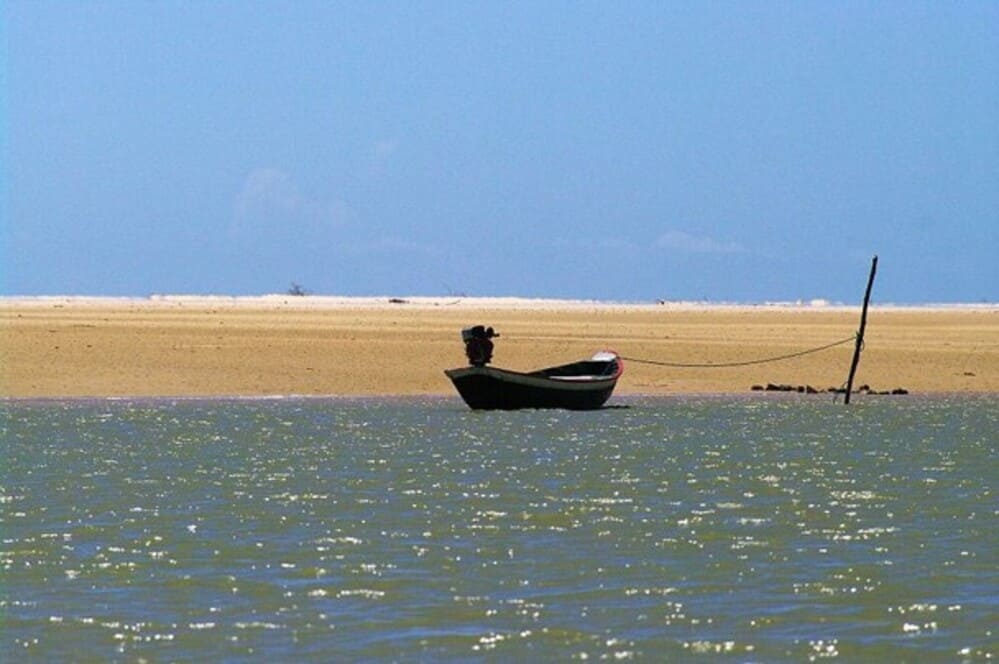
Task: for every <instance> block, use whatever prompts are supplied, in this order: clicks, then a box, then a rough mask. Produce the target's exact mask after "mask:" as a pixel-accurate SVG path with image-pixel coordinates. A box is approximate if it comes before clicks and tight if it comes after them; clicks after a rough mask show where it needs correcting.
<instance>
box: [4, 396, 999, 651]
mask: <svg viewBox="0 0 999 664" xmlns="http://www.w3.org/2000/svg"><path fill="white" fill-rule="evenodd" d="M612 403H614V404H615V405H617V406H626V407H619V408H610V409H606V410H601V411H595V412H586V413H571V412H562V411H520V412H494V413H477V412H471V411H469V410H467V409H466V408H465V406H464V405H463V404H462V403H461V402H460V401H458V400H457V399H452V398H435V399H356V400H355V399H295V398H288V399H270V400H269V399H261V400H180V401H170V400H116V401H65V402H61V401H45V402H23V401H7V402H3V403H0V434H2V442H0V459H2V465H0V619H2V623H0V630H2V631H0V660H2V661H6V662H13V661H25V660H37V661H137V660H140V659H145V660H148V661H177V660H181V661H184V660H187V661H192V660H193V661H219V660H226V661H241V660H259V661H292V660H294V661H301V660H312V661H351V660H364V661H392V660H399V661H441V660H456V661H457V660H460V661H464V660H469V659H477V658H487V659H494V660H501V661H502V660H508V659H514V658H526V659H529V660H531V661H537V660H555V661H566V660H573V659H578V660H584V659H589V660H603V659H607V660H621V659H632V658H633V659H643V660H654V661H677V660H683V661H687V660H691V659H695V660H696V659H700V658H706V659H718V658H721V659H726V660H730V661H778V660H787V661H812V660H825V659H837V658H838V659H842V660H847V661H855V660H867V661H912V662H917V661H918V662H923V661H946V662H954V661H984V660H986V659H989V658H992V659H994V658H996V657H997V656H999V501H997V496H996V488H997V483H999V461H997V443H999V397H996V396H986V397H933V398H923V397H917V396H909V397H865V398H862V399H859V400H856V401H855V402H854V403H853V404H851V405H850V406H849V407H847V406H844V405H843V404H836V403H833V402H832V401H831V400H830V399H829V398H827V397H824V396H823V397H804V396H796V395H794V396H787V395H765V396H763V395H754V396H752V397H748V396H747V397H745V398H741V397H740V398H732V397H726V398H722V397H715V398H703V397H698V398H695V397H673V398H637V397H636V398H630V399H622V398H616V399H614V400H613V401H612Z"/></svg>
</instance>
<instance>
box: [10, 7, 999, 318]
mask: <svg viewBox="0 0 999 664" xmlns="http://www.w3.org/2000/svg"><path fill="white" fill-rule="evenodd" d="M0 12H2V14H0V18H2V21H0V30H2V35H0V38H2V43H3V47H2V48H3V58H2V60H3V70H2V74H0V76H2V95H3V96H2V100H0V113H2V122H3V135H2V150H3V152H2V155H3V156H2V160H0V178H2V184H3V196H2V199H0V201H2V202H0V242H2V251H3V254H2V261H0V262H2V265H0V293H2V294H7V295H35V294H94V295H97V294H105V295H136V296H143V295H148V294H153V293H216V294H231V295H242V294H257V293H271V292H283V291H284V290H285V289H287V288H288V286H289V284H291V283H292V282H296V283H299V284H302V285H303V286H305V287H306V288H307V289H309V290H310V291H312V292H315V293H317V294H342V295H447V294H459V293H460V294H466V295H478V296H487V295H517V296H524V297H572V298H596V299H609V300H637V301H644V300H652V299H659V298H662V299H709V300H722V301H749V302H760V301H768V300H797V299H811V298H827V299H830V300H834V301H845V302H856V301H859V299H860V298H861V296H862V294H863V288H864V285H865V283H866V277H867V270H868V267H869V265H870V259H871V257H872V256H873V255H874V254H878V255H879V256H880V261H879V272H878V281H877V282H876V285H875V291H874V294H875V300H876V301H882V302H980V301H990V302H995V301H999V268H997V260H996V255H997V254H999V3H995V2H960V3H948V2H927V3H921V2H908V1H907V2H814V3H813V2H761V3H758V2H659V1H657V2H622V3H619V2H602V3H590V2H554V1H552V2H548V1H546V2H536V1H532V2H523V3H521V2H444V1H440V2H437V1H435V2H356V3H337V2H277V1H271V2H242V1H240V2H210V3H209V2H204V3H198V2H157V3H144V2H130V1H129V2H125V1H123V2H45V1H38V0H32V1H30V2H26V1H22V0H7V1H6V2H4V3H3V4H2V10H0Z"/></svg>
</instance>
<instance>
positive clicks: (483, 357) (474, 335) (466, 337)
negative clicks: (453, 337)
mask: <svg viewBox="0 0 999 664" xmlns="http://www.w3.org/2000/svg"><path fill="white" fill-rule="evenodd" d="M498 336H499V334H497V333H496V332H495V331H494V330H493V328H491V327H488V328H487V327H484V326H482V325H473V326H472V327H466V328H464V329H463V330H462V331H461V340H462V341H464V342H465V355H466V356H467V357H468V362H469V364H471V365H472V366H474V367H484V366H486V365H487V364H489V363H490V362H492V361H493V342H492V339H493V337H498Z"/></svg>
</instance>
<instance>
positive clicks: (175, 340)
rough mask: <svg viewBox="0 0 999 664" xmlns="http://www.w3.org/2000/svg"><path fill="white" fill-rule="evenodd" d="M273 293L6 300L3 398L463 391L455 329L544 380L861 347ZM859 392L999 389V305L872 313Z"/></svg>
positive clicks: (675, 378) (800, 371) (485, 302)
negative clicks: (617, 366) (470, 330)
mask: <svg viewBox="0 0 999 664" xmlns="http://www.w3.org/2000/svg"><path fill="white" fill-rule="evenodd" d="M397 299H399V300H402V301H401V302H399V301H396V302H392V301H390V298H388V297H384V298H335V297H316V296H309V297H289V296H281V295H275V296H262V297H254V298H230V297H203V296H198V297H192V296H186V297H180V296H174V297H167V296H159V297H152V298H68V297H47V298H5V299H0V320H2V321H3V327H2V330H3V331H2V336H0V395H2V396H6V397H82V396H221V395H272V394H285V395H287V394H299V395H394V394H398V395H409V394H452V393H453V391H452V387H451V385H450V383H449V382H448V381H447V379H446V377H445V376H444V374H443V369H445V368H448V367H452V366H459V365H462V364H464V356H463V353H462V345H461V341H460V337H459V330H460V329H461V328H462V327H464V326H467V325H471V324H475V323H483V324H486V325H491V326H493V327H495V328H496V329H497V330H498V331H499V332H500V333H501V335H502V336H501V337H500V339H498V340H497V345H496V352H495V357H494V362H495V364H497V365H498V366H503V367H508V368H512V369H523V370H527V369H533V368H538V367H541V366H546V365H549V364H557V363H562V362H565V361H571V360H574V359H578V358H580V357H583V356H588V355H589V354H591V353H592V352H593V351H595V350H599V349H602V348H611V349H614V350H617V351H618V352H619V353H621V354H622V355H624V356H626V357H632V358H637V359H644V360H650V361H662V362H672V363H714V364H720V363H727V362H741V361H747V360H753V359H757V358H765V357H771V356H776V355H783V354H787V353H794V352H797V351H800V350H804V349H808V348H812V347H816V346H820V345H823V344H827V343H830V342H833V341H836V340H839V339H844V338H847V337H850V336H852V335H853V334H854V332H855V331H856V327H857V324H858V321H859V308H858V307H855V306H837V305H830V304H828V303H824V302H820V303H809V304H799V303H792V304H785V303H774V304H768V305H753V306H749V305H704V304H701V303H664V304H632V303H602V302H587V301H567V300H528V299H520V298H448V297H441V298H397ZM852 351H853V347H852V344H849V343H848V344H844V345H842V346H838V347H836V348H832V349H830V350H827V351H824V352H821V353H816V354H812V355H807V356H805V357H800V358H795V359H791V360H785V361H781V362H775V363H771V364H764V365H757V366H747V367H735V368H703V367H702V368H668V367H662V366H656V365H653V364H642V363H639V362H634V361H633V362H628V363H627V365H626V370H625V375H624V377H623V378H622V380H621V382H620V383H619V386H618V392H617V393H619V394H628V393H631V394H658V393H743V392H748V391H749V389H750V387H751V386H752V385H754V384H765V383H768V382H774V383H788V384H795V385H797V384H801V385H805V384H809V385H813V386H815V387H816V388H819V389H825V388H827V387H830V386H839V385H841V384H842V383H843V382H844V381H845V380H846V374H847V371H848V368H849V362H850V357H851V355H852ZM856 384H858V385H859V384H869V385H870V386H871V387H872V388H874V389H879V390H880V389H891V388H895V387H904V388H907V389H908V390H910V391H912V392H916V393H927V392H996V391H999V307H996V306H995V305H974V306H939V307H894V306H875V307H874V308H872V310H871V313H870V315H869V319H868V330H867V343H866V348H865V351H864V354H863V357H862V359H861V362H860V369H859V372H858V375H857V379H856Z"/></svg>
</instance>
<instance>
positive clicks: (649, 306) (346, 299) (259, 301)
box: [0, 293, 999, 313]
mask: <svg viewBox="0 0 999 664" xmlns="http://www.w3.org/2000/svg"><path fill="white" fill-rule="evenodd" d="M66 306H68V307H84V308H102V307H122V306H126V307H146V308H151V309H185V308H195V309H196V308H201V307H223V308H230V309H256V308H274V309H283V310H332V309H354V308H359V309H390V310H395V309H407V308H408V309H431V310H433V309H438V308H441V307H447V308H457V309H477V310H478V309H531V310H535V309H536V310H543V311H563V310H567V311H576V310H580V309H583V310H586V309H593V310H611V311H614V310H627V311H630V310H636V311H644V310H651V311H702V310H704V311H742V310H745V311H837V312H845V311H857V312H858V313H859V311H860V308H861V305H860V303H856V304H850V303H844V302H832V301H829V300H825V299H813V300H794V301H764V302H726V301H709V300H658V301H629V300H579V299H567V298H542V297H539V298H532V297H518V296H481V297H480V296H476V297H466V296H458V295H456V296H428V295H413V296H391V295H379V296H346V295H344V296H340V295H303V296H296V295H287V294H280V293H271V294H264V295H149V296H145V297H136V296H109V295H14V296H11V295H0V310H2V309H4V308H20V307H24V308H32V307H41V308H45V307H66ZM870 308H871V309H872V310H881V311H916V312H919V311H927V312H929V311H991V312H999V303H996V302H926V303H918V304H913V303H892V302H885V303H879V302H872V303H871V304H870Z"/></svg>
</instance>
